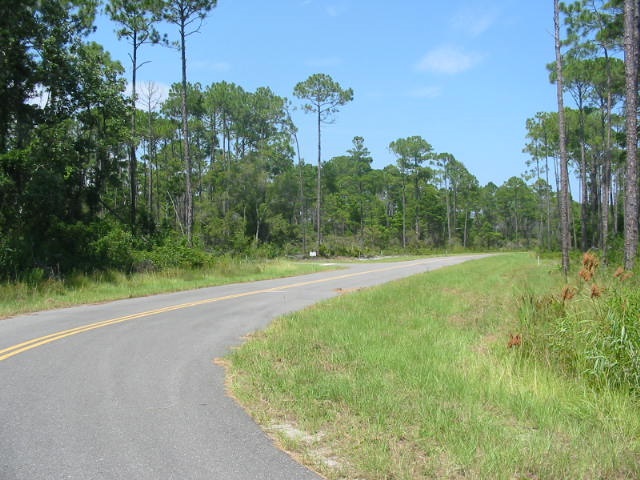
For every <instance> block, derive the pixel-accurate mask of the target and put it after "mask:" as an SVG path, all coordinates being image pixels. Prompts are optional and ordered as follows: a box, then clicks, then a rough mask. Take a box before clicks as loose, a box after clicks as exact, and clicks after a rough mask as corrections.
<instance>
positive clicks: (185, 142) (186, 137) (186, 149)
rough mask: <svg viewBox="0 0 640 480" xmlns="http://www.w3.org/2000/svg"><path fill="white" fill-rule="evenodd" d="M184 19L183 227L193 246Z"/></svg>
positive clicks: (181, 47) (188, 241)
mask: <svg viewBox="0 0 640 480" xmlns="http://www.w3.org/2000/svg"><path fill="white" fill-rule="evenodd" d="M185 28H186V25H185V18H184V17H183V18H182V21H181V24H180V53H181V57H182V144H183V148H184V150H183V151H184V162H185V169H186V175H185V178H186V184H185V195H186V199H185V200H186V211H185V217H186V218H185V227H186V231H187V244H188V245H189V246H191V245H192V244H193V193H192V189H191V155H190V152H189V118H188V117H189V111H188V109H187V54H186V50H187V49H186V39H185Z"/></svg>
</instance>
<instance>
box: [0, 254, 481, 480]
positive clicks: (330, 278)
mask: <svg viewBox="0 0 640 480" xmlns="http://www.w3.org/2000/svg"><path fill="white" fill-rule="evenodd" d="M478 257H480V256H479V255H476V256H471V255H469V256H456V257H442V258H430V259H423V260H418V261H411V262H401V263H376V264H371V263H359V264H354V265H349V266H348V268H347V269H346V270H338V271H332V272H322V273H317V274H312V275H305V276H302V277H295V278H285V279H278V280H269V281H263V282H255V283H246V284H234V285H227V286H223V287H214V288H204V289H199V290H194V291H188V292H182V293H174V294H166V295H157V296H153V297H145V298H138V299H130V300H124V301H117V302H111V303H107V304H101V305H89V306H82V307H74V308H68V309H62V310H55V311H47V312H40V313H36V314H31V315H23V316H19V317H14V318H10V319H6V320H2V321H0V480H17V479H24V480H41V479H42V480H44V479H46V480H57V479H81V480H85V479H95V480H98V479H113V480H116V479H117V480H146V479H149V480H164V479H176V480H178V479H179V480H199V479H209V480H212V479H213V480H215V479H220V480H251V479H261V480H266V479H274V480H276V479H277V480H287V479H291V480H306V479H309V480H310V479H319V478H321V477H319V476H318V475H317V474H315V473H313V472H311V471H309V470H307V469H305V468H304V467H302V466H300V465H299V464H298V463H296V462H295V461H294V460H293V459H291V458H290V457H289V456H288V455H287V454H285V453H283V452H282V451H280V450H278V449H277V448H276V447H275V446H274V444H273V443H272V441H271V440H270V439H269V438H268V437H267V436H266V435H265V434H264V433H263V432H262V430H260V428H259V427H258V426H257V425H256V424H255V423H254V422H253V421H252V420H251V419H250V418H249V417H248V416H247V414H246V413H245V412H244V411H243V410H242V409H241V408H240V407H239V406H238V405H237V404H235V403H234V401H233V400H231V399H230V398H229V397H227V396H226V394H225V390H224V370H223V369H222V368H221V367H219V366H217V365H215V364H214V363H213V360H214V359H215V358H216V357H222V356H224V355H226V354H227V353H228V352H229V349H230V348H231V347H232V346H234V345H238V344H239V343H241V341H242V337H243V336H244V335H246V334H247V333H250V332H252V331H255V330H257V329H262V328H264V327H265V326H266V325H267V324H268V323H269V322H270V321H271V320H273V319H274V318H275V317H277V316H279V315H282V314H284V313H287V312H292V311H296V310H300V309H302V308H304V307H307V306H309V305H311V304H313V303H316V302H318V301H320V300H323V299H326V298H329V297H332V296H334V295H337V294H338V293H339V290H340V289H342V290H349V289H354V288H361V287H368V286H373V285H376V284H380V283H384V282H388V281H391V280H395V279H398V278H401V277H406V276H409V275H413V274H417V273H421V272H425V271H428V270H433V269H436V268H440V267H445V266H448V265H453V264H456V263H460V262H463V261H467V260H471V259H474V258H478Z"/></svg>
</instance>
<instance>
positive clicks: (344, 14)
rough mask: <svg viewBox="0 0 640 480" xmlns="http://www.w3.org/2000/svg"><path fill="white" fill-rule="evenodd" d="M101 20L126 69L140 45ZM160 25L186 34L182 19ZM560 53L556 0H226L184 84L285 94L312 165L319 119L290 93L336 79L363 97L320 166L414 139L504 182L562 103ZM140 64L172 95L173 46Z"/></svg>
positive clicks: (325, 138) (378, 154) (327, 135)
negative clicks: (542, 116) (554, 79)
mask: <svg viewBox="0 0 640 480" xmlns="http://www.w3.org/2000/svg"><path fill="white" fill-rule="evenodd" d="M97 27H98V29H97V31H96V33H95V35H94V37H93V39H94V40H96V41H98V42H99V43H101V44H102V45H103V46H104V47H105V49H106V50H108V51H109V52H110V53H111V55H112V57H113V58H114V59H117V60H120V61H121V62H122V64H123V66H125V67H126V69H127V77H128V78H130V75H131V73H130V70H131V60H130V57H129V53H130V50H131V47H130V45H129V44H128V43H127V42H126V40H124V39H123V40H118V39H117V37H116V35H115V33H114V30H115V29H116V25H115V24H114V23H112V22H111V21H110V20H108V19H107V18H106V17H102V18H100V19H99V20H98V23H97ZM159 28H160V30H161V31H162V32H163V33H167V34H168V36H169V38H170V39H173V40H175V39H177V38H178V37H177V29H176V27H174V26H172V25H160V27H159ZM554 55H555V54H554V40H553V2H552V1H551V0H548V1H543V0H440V1H430V0H398V1H396V2H390V1H382V0H269V1H267V0H218V4H217V7H216V8H214V9H213V10H212V11H211V12H210V14H209V16H208V17H207V19H206V20H205V23H204V24H203V25H202V26H201V28H200V31H199V32H197V33H194V34H193V35H191V36H189V37H188V38H187V59H188V66H187V79H188V81H189V82H193V83H195V82H200V83H201V84H202V86H203V88H204V87H206V86H207V85H210V84H212V83H215V82H220V81H226V82H232V83H235V84H237V85H239V86H241V87H242V88H243V89H245V90H247V91H251V92H253V91H255V89H256V88H258V87H269V88H271V90H272V91H273V92H274V93H275V94H277V95H279V96H282V97H286V98H288V99H289V100H290V101H291V103H292V105H293V106H296V107H298V109H297V110H295V111H294V112H293V113H292V116H293V120H294V122H295V124H296V126H297V127H298V128H299V132H298V140H299V143H300V149H301V156H302V157H303V159H304V160H305V161H306V162H307V163H313V164H315V163H316V161H317V136H316V135H317V133H316V124H315V121H316V119H315V117H314V116H313V115H310V114H307V113H305V112H304V111H303V110H302V109H301V108H299V107H301V106H302V104H303V101H302V100H299V99H297V98H296V97H295V96H294V95H293V89H294V87H295V85H296V84H297V83H298V82H301V81H304V80H306V79H307V78H308V77H309V76H310V75H312V74H314V73H324V74H328V75H330V76H331V77H332V78H333V80H334V81H336V82H338V83H339V84H340V85H341V86H342V87H343V88H352V89H353V91H354V99H353V101H352V102H350V103H348V104H346V105H344V106H342V107H341V108H340V111H339V112H338V113H337V114H336V115H335V117H334V122H333V123H331V124H328V125H323V127H322V151H323V155H322V159H323V161H326V160H329V159H330V158H332V157H334V156H338V155H344V154H346V152H347V150H349V149H350V148H352V146H353V143H352V141H353V138H354V137H355V136H360V137H363V138H364V144H365V146H366V147H367V148H368V149H369V151H370V153H371V156H372V158H373V167H374V168H384V167H385V166H387V165H390V164H395V163H396V157H395V156H394V155H393V154H392V152H390V150H389V143H391V142H392V141H394V140H397V139H399V138H406V137H410V136H414V135H418V136H421V137H422V138H424V139H425V140H426V141H427V142H429V143H430V144H431V145H432V147H433V150H434V152H436V153H443V152H447V153H450V154H452V155H453V156H454V157H455V158H456V159H457V160H458V161H460V162H462V163H463V164H464V165H465V167H466V168H467V170H469V172H470V173H471V174H473V175H474V176H475V177H476V178H477V179H478V181H479V182H480V184H481V185H486V184H487V183H489V182H493V183H495V184H496V185H498V186H499V185H502V184H503V183H504V182H506V181H507V180H508V179H509V178H510V177H513V176H516V177H520V176H521V175H522V174H523V173H524V172H525V171H526V169H527V166H526V161H527V159H528V158H529V157H528V155H527V154H525V153H523V152H522V149H523V148H524V146H525V144H526V142H527V140H526V128H525V122H526V120H527V118H532V117H534V116H535V114H536V112H541V111H553V110H556V109H557V106H556V104H555V101H556V93H555V86H554V85H552V84H550V83H549V77H548V72H547V70H546V65H547V64H548V63H550V62H552V61H553V60H554ZM141 62H147V63H145V64H144V65H142V66H141V68H140V69H139V70H138V82H139V85H141V84H143V83H146V82H153V84H154V85H155V86H156V88H158V89H159V90H160V91H161V92H167V91H168V88H169V86H170V85H171V84H173V83H176V82H179V81H180V78H181V77H180V75H181V73H180V54H179V51H177V50H174V49H170V48H167V47H161V46H146V45H145V46H143V47H142V48H141V50H140V52H139V63H141Z"/></svg>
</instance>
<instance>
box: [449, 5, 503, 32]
mask: <svg viewBox="0 0 640 480" xmlns="http://www.w3.org/2000/svg"><path fill="white" fill-rule="evenodd" d="M497 19H498V10H497V9H495V8H487V7H482V8H480V7H465V8H463V9H461V10H459V11H458V13H456V15H454V17H453V19H452V20H451V26H452V28H453V29H454V30H457V31H459V32H463V33H465V34H467V35H469V36H471V37H477V36H478V35H481V34H483V33H484V32H486V31H487V30H489V29H490V28H491V27H492V26H493V25H494V24H495V23H496V20H497Z"/></svg>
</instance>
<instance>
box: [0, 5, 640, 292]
mask: <svg viewBox="0 0 640 480" xmlns="http://www.w3.org/2000/svg"><path fill="white" fill-rule="evenodd" d="M8 3H9V2H4V3H3V6H2V7H1V10H2V15H1V16H0V48H1V49H2V51H1V55H0V62H1V65H0V76H2V81H1V82H0V89H2V91H1V92H0V278H2V279H6V280H11V279H18V278H20V277H22V276H24V275H25V274H26V273H28V272H39V273H38V274H39V275H45V276H47V275H55V276H64V275H65V274H67V273H69V272H74V271H83V272H89V271H94V270H100V269H119V270H124V271H128V272H129V271H142V270H149V269H161V268H164V267H166V266H173V265H176V266H187V267H197V266H199V265H202V264H204V263H206V262H207V258H208V257H209V256H210V255H214V256H215V255H229V254H232V255H247V256H267V257H272V256H278V255H308V253H309V252H310V251H314V252H317V253H318V254H319V255H326V256H331V255H348V256H367V255H376V254H380V253H381V252H382V253H399V252H413V253H417V252H428V251H437V250H439V251H445V250H446V251H453V250H461V249H475V250H493V249H539V250H542V251H560V250H561V249H563V248H565V247H566V245H565V243H566V242H569V244H568V246H569V248H571V249H576V250H581V251H587V250H590V249H597V250H598V251H599V252H600V254H601V255H602V257H603V258H604V259H605V261H606V259H607V258H609V257H611V258H616V259H621V258H622V257H623V255H625V262H626V266H627V267H633V260H634V259H635V250H634V248H637V242H638V239H637V229H638V227H637V221H638V204H637V184H638V180H637V172H636V171H637V166H636V163H635V155H636V153H635V149H636V147H635V146H633V147H631V148H630V145H632V144H633V143H637V133H636V130H637V127H636V124H635V123H629V122H630V121H631V120H633V119H630V117H637V114H636V112H637V100H636V98H635V97H636V96H637V90H638V88H637V60H638V48H637V45H638V37H637V25H638V12H637V8H638V7H637V5H635V10H636V11H635V14H633V12H631V13H629V12H627V11H625V8H627V5H626V4H627V3H628V4H630V5H632V6H633V4H635V3H637V2H622V1H598V0H579V1H574V2H571V3H567V4H560V5H557V7H558V8H559V13H560V18H561V19H562V22H561V23H562V25H561V26H560V29H559V30H560V35H559V37H558V36H557V38H556V40H557V44H558V46H559V50H561V55H560V56H559V57H558V58H557V59H556V60H557V61H555V62H554V61H553V51H552V49H550V58H549V62H550V63H549V65H547V66H544V65H541V68H543V69H544V68H547V69H548V72H549V81H550V82H552V83H558V84H559V85H560V88H561V91H562V97H563V99H566V103H567V104H566V105H561V106H559V109H558V111H555V112H532V113H531V117H530V118H529V119H523V123H524V122H526V128H527V137H526V139H523V149H524V150H525V151H526V152H527V153H528V154H529V158H530V160H529V161H528V162H527V164H526V165H523V173H522V175H521V176H520V177H512V178H510V179H508V180H507V181H506V182H504V183H503V184H502V185H496V184H494V183H488V184H487V185H480V184H479V182H478V180H477V179H476V177H475V176H474V174H473V172H470V171H468V170H467V168H466V167H465V165H464V163H463V162H462V161H461V160H458V159H456V158H455V157H454V156H453V155H451V154H450V153H447V152H436V151H434V149H433V147H432V146H431V144H430V143H429V141H428V139H426V138H422V137H420V136H407V137H405V138H398V139H397V140H395V141H393V142H391V143H390V145H389V149H390V151H391V152H393V154H394V156H395V158H396V163H395V164H391V165H387V166H386V167H384V168H382V169H376V168H373V167H372V164H373V160H374V159H373V158H372V156H371V154H370V152H369V150H368V149H367V146H366V139H364V138H362V137H361V136H359V135H358V132H353V142H352V146H351V148H350V149H348V150H347V151H345V152H344V154H343V155H340V156H336V157H333V158H327V159H325V158H323V157H322V154H321V137H320V135H321V132H322V126H323V125H324V124H325V123H326V122H329V121H330V120H331V119H332V118H333V117H334V116H335V115H339V110H340V109H341V107H342V106H344V105H346V104H347V103H348V102H351V101H354V100H353V98H354V92H353V91H352V90H351V89H350V88H347V87H343V86H341V85H340V84H338V83H337V82H335V81H334V80H333V79H332V78H331V77H330V76H329V75H327V74H324V73H318V74H315V75H312V76H310V77H309V78H308V79H306V80H305V79H292V92H291V98H284V97H280V96H278V95H275V94H274V93H273V91H272V90H271V89H270V88H269V86H263V87H260V88H257V89H256V90H255V91H247V90H245V89H244V88H243V87H242V86H241V85H236V84H233V83H230V82H226V81H218V82H215V83H211V84H208V85H202V84H199V83H190V82H189V81H188V76H187V73H188V67H189V65H188V62H187V59H186V58H187V56H186V55H185V53H186V48H188V47H187V46H186V44H185V36H186V35H189V34H190V33H192V32H193V31H194V30H195V29H197V28H199V25H200V21H201V20H202V19H204V18H206V17H207V16H208V15H215V7H216V1H215V0H166V1H161V0H146V1H128V0H110V1H107V2H99V1H97V0H57V1H56V0H40V1H36V0H24V1H21V2H17V3H12V4H11V5H8ZM556 3H557V2H556ZM99 13H105V14H107V15H109V17H110V18H111V20H112V21H113V22H114V25H116V27H117V28H116V30H117V31H116V32H114V35H117V36H118V38H119V39H120V41H122V42H127V44H128V45H129V47H130V49H131V50H130V51H131V58H132V61H133V65H132V67H128V68H127V69H125V67H124V66H123V65H122V64H120V63H119V62H117V61H114V60H113V59H112V58H111V56H110V54H109V52H108V51H106V50H105V49H104V48H103V46H101V45H99V44H97V43H95V42H92V41H90V40H89V34H90V33H91V32H92V31H93V29H94V23H95V19H96V15H97V14H99ZM552 13H553V10H552V9H551V8H550V16H551V14H552ZM630 16H631V17H632V20H633V19H635V24H633V22H630V23H631V24H632V26H633V25H635V28H632V29H629V28H627V25H626V24H625V18H627V17H630ZM163 29H166V32H165V31H163ZM629 30H633V31H632V32H631V33H634V32H635V33H634V34H635V37H633V36H631V37H629V35H630V32H629ZM629 38H631V39H632V40H631V42H630V43H629V42H628V41H627V40H628V39H629ZM625 39H626V40H625ZM625 41H626V43H625ZM154 43H172V44H173V45H175V46H177V48H178V49H181V53H182V55H181V59H182V63H181V64H180V63H178V64H176V71H181V72H182V77H181V81H178V82H176V83H174V84H173V85H172V86H171V90H170V92H169V95H168V98H166V99H162V98H161V96H160V95H159V92H158V90H157V87H156V86H155V85H154V84H153V83H145V84H143V85H137V84H136V71H137V68H138V65H137V64H136V59H137V56H138V53H139V50H140V49H144V48H147V47H148V46H150V45H151V44H154ZM633 64H635V73H634V70H633V69H632V68H631V67H632V66H633ZM558 67H560V68H558ZM298 80H299V83H296V81H298ZM128 85H129V88H127V86H128ZM630 88H631V90H630ZM629 91H632V92H634V94H633V95H631V97H633V102H630V101H629V99H630V96H629V93H628V92H629ZM356 93H357V92H356ZM356 101H357V100H356ZM631 106H633V107H632V108H631ZM294 107H299V108H304V109H305V110H307V111H308V112H309V113H310V114H311V115H314V118H317V128H318V139H306V141H308V142H312V141H316V140H317V142H318V158H317V162H315V161H314V162H306V161H305V160H304V159H302V158H301V156H300V153H299V148H298V146H299V138H298V135H297V128H296V125H295V124H294V123H293V121H292V119H291V115H290V112H291V109H292V108H294ZM628 111H630V112H633V114H632V115H627V114H626V112H628ZM636 120H637V118H636ZM561 125H563V128H561ZM630 125H632V127H631V128H630V127H629V126H630ZM561 133H562V134H561ZM630 139H631V140H630ZM630 142H631V143H630ZM563 166H564V167H566V168H568V171H569V173H570V175H571V181H570V182H569V181H568V179H566V178H565V177H563ZM634 186H635V192H636V193H635V201H631V200H627V199H633V198H634V197H633V191H634ZM567 189H568V190H569V191H568V192H567V194H568V198H569V201H568V204H567V205H568V209H567V212H566V214H563V213H562V212H563V208H562V205H563V203H562V197H563V196H562V195H561V194H560V193H562V192H563V191H566V190H567ZM571 190H573V191H571ZM630 192H631V193H630ZM634 223H635V237H634V236H633V235H634V232H633V225H634ZM563 227H564V228H563ZM629 229H631V230H630V231H628V230H629ZM563 232H564V234H563ZM563 236H568V238H567V239H565V238H563ZM629 252H631V253H629Z"/></svg>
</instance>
